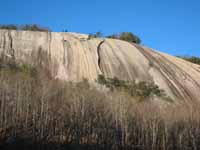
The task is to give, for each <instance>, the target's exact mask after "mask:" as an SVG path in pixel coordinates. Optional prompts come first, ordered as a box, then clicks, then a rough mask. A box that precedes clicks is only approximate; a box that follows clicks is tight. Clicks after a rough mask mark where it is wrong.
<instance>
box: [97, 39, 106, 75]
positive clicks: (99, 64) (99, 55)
mask: <svg viewBox="0 0 200 150" xmlns="http://www.w3.org/2000/svg"><path fill="white" fill-rule="evenodd" d="M104 42H105V40H103V41H101V42H100V43H99V44H98V46H97V55H98V60H97V62H98V67H99V70H100V71H101V73H103V69H102V68H101V54H100V50H101V46H102V44H103V43H104Z"/></svg>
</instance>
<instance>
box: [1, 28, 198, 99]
mask: <svg viewBox="0 0 200 150" xmlns="http://www.w3.org/2000/svg"><path fill="white" fill-rule="evenodd" d="M0 53H1V56H2V57H6V58H7V59H11V60H14V61H15V62H16V63H19V64H20V63H26V64H31V65H34V64H36V63H38V62H39V63H41V64H42V65H45V66H46V68H48V69H49V71H50V73H51V75H52V76H53V77H54V78H58V79H62V80H66V81H77V82H78V81H81V80H82V79H83V78H87V79H88V80H89V81H95V80H96V79H97V77H98V75H99V74H103V75H104V76H106V77H111V78H113V77H117V78H119V79H122V80H135V81H153V82H155V83H156V84H157V85H158V86H159V87H160V88H161V89H164V90H165V91H166V93H167V94H168V95H169V96H170V97H172V98H173V99H177V101H178V100H180V101H186V102H189V101H191V100H193V101H198V100H199V97H200V92H199V90H200V66H198V65H195V64H192V63H189V62H187V61H184V60H182V59H180V58H177V57H173V56H170V55H167V54H164V53H161V52H158V51H155V50H152V49H150V48H147V47H144V46H141V45H137V44H132V43H128V42H125V41H121V40H116V39H106V38H92V39H88V35H84V34H78V33H56V32H31V31H14V30H0Z"/></svg>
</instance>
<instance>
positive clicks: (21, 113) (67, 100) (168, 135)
mask: <svg viewBox="0 0 200 150" xmlns="http://www.w3.org/2000/svg"><path fill="white" fill-rule="evenodd" d="M39 72H40V73H39V74H38V73H37V71H36V70H34V69H33V68H29V66H28V67H27V66H23V67H21V69H20V68H16V69H10V68H6V67H2V68H1V70H0V145H1V149H9V150H10V149H23V148H24V149H41V150H43V149H54V150H55V149H69V148H71V149H109V150H110V149H113V150H115V149H116V150H118V149H133V150H198V149H200V117H199V116H200V109H199V108H200V106H199V105H198V104H195V106H192V105H185V104H184V105H179V106H176V105H174V104H170V105H165V106H163V107H158V106H156V105H155V104H153V103H151V102H150V99H145V100H144V101H138V99H139V98H138V97H137V96H135V97H133V96H130V95H128V94H127V93H125V92H123V91H119V90H118V91H115V90H113V91H107V92H103V90H102V89H101V90H99V89H98V90H97V89H96V88H95V87H94V86H91V85H90V84H89V83H88V82H87V80H83V81H82V82H79V83H71V82H64V81H59V80H55V79H52V78H51V77H48V75H47V74H46V73H45V72H42V71H41V70H40V71H39ZM102 88H103V87H102ZM38 145H39V146H38ZM50 145H51V146H50Z"/></svg>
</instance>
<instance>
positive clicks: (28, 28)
mask: <svg viewBox="0 0 200 150" xmlns="http://www.w3.org/2000/svg"><path fill="white" fill-rule="evenodd" d="M0 29H6V30H23V31H41V32H50V31H51V30H50V29H49V28H46V27H42V26H39V25H36V24H30V25H29V24H26V25H20V26H18V25H12V24H11V25H0Z"/></svg>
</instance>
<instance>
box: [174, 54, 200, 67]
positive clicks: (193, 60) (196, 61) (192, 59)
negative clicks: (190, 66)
mask: <svg viewBox="0 0 200 150" xmlns="http://www.w3.org/2000/svg"><path fill="white" fill-rule="evenodd" d="M177 57H179V58H182V59H184V60H186V61H189V62H191V63H194V64H198V65H200V58H199V57H196V56H191V57H189V56H177Z"/></svg>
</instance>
